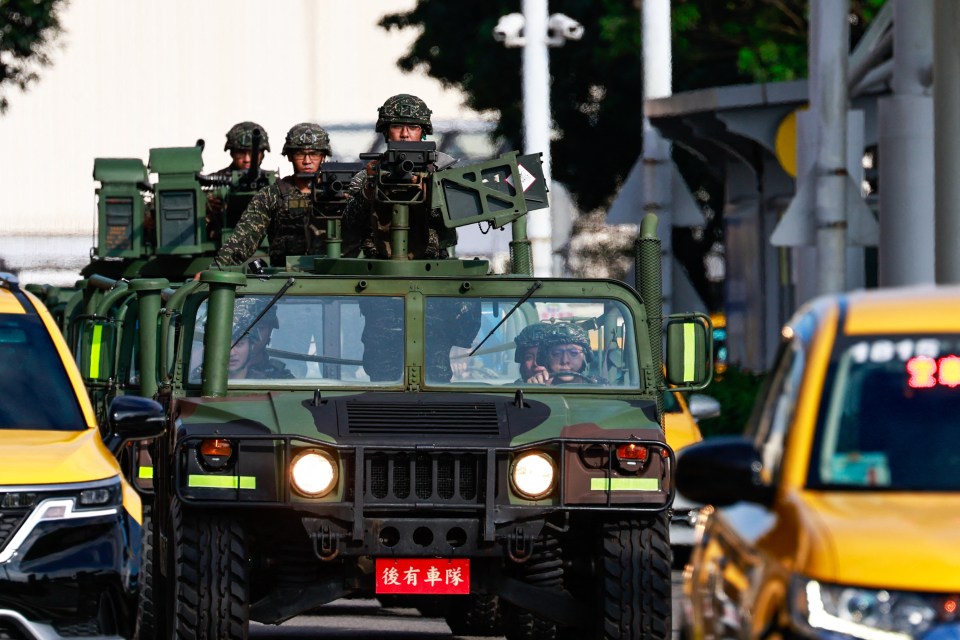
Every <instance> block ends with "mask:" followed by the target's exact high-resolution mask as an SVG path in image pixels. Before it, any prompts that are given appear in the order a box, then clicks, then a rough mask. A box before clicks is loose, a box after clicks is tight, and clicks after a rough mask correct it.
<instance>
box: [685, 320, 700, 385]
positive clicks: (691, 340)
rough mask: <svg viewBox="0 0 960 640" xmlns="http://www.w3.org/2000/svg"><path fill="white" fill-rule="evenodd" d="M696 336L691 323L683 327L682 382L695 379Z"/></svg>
mask: <svg viewBox="0 0 960 640" xmlns="http://www.w3.org/2000/svg"><path fill="white" fill-rule="evenodd" d="M696 365H697V334H696V332H695V331H694V325H693V323H692V322H687V323H685V324H684V325H683V381H684V382H689V381H692V380H694V379H695V376H696V373H697V370H696Z"/></svg>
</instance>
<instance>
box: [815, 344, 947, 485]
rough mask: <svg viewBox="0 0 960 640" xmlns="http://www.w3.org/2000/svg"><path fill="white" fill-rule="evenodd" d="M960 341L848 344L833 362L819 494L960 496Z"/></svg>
mask: <svg viewBox="0 0 960 640" xmlns="http://www.w3.org/2000/svg"><path fill="white" fill-rule="evenodd" d="M958 354H960V337H958V336H910V337H905V336H889V337H871V338H862V339H851V338H847V339H845V342H841V343H840V345H839V346H838V348H837V350H836V353H835V355H834V359H833V361H832V362H831V374H830V376H829V377H828V381H827V386H826V387H825V389H824V393H823V396H822V401H821V410H820V419H819V427H818V435H817V439H816V443H815V446H814V452H813V456H812V458H811V460H812V464H811V470H810V478H809V480H810V484H811V485H812V486H814V487H823V488H831V487H841V488H849V487H863V488H875V487H879V488H884V489H887V490H895V491H898V490H903V491H958V490H960V473H957V469H960V447H957V442H958V437H960V355H958Z"/></svg>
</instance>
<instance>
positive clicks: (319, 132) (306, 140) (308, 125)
mask: <svg viewBox="0 0 960 640" xmlns="http://www.w3.org/2000/svg"><path fill="white" fill-rule="evenodd" d="M306 149H314V150H316V151H320V152H322V153H324V154H326V155H328V156H329V155H330V135H329V134H328V133H327V131H326V129H324V128H323V127H321V126H320V125H318V124H315V123H313V122H301V123H300V124H295V125H293V126H292V127H290V131H287V140H286V142H284V143H283V152H282V153H283V155H285V156H289V155H290V152H291V151H297V150H306Z"/></svg>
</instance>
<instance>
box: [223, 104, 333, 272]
mask: <svg viewBox="0 0 960 640" xmlns="http://www.w3.org/2000/svg"><path fill="white" fill-rule="evenodd" d="M282 153H283V155H285V156H286V157H287V159H288V160H290V163H291V164H292V165H293V173H294V175H292V176H287V177H286V178H282V179H280V180H277V182H276V183H274V184H272V185H270V186H268V187H265V188H263V189H261V190H260V191H259V192H258V193H257V195H255V196H254V197H253V199H252V200H251V201H250V204H249V205H248V206H247V209H246V211H244V212H243V215H242V216H241V217H240V221H239V222H238V223H237V226H236V227H235V228H234V232H233V235H232V236H231V237H230V239H229V240H228V241H227V242H225V243H224V245H223V246H222V247H221V248H220V251H218V252H217V258H216V260H217V263H219V264H221V265H236V264H242V263H243V262H245V261H246V260H248V259H249V258H250V256H252V255H253V254H254V252H256V250H257V249H258V248H259V247H260V243H261V242H262V241H263V238H264V236H266V237H267V238H269V240H270V251H269V252H270V264H271V265H273V266H279V267H282V266H284V265H285V264H286V258H287V256H291V255H304V254H307V253H316V247H311V246H308V242H307V231H306V224H307V220H308V219H309V214H310V212H311V210H312V207H313V201H312V197H311V182H312V179H311V178H310V177H306V176H307V175H308V174H315V173H316V172H317V171H319V170H320V165H321V164H322V163H323V161H324V160H326V159H327V156H329V155H330V136H329V135H327V132H326V131H325V130H324V129H323V127H321V126H320V125H317V124H313V123H312V122H301V123H300V124H297V125H294V126H293V127H292V128H291V129H290V131H288V132H287V138H286V141H285V142H284V145H283V152H282ZM320 241H321V242H323V238H320Z"/></svg>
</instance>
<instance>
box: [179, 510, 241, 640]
mask: <svg viewBox="0 0 960 640" xmlns="http://www.w3.org/2000/svg"><path fill="white" fill-rule="evenodd" d="M172 507H173V508H172V514H171V515H172V517H173V533H174V549H173V573H174V585H173V592H174V593H173V595H174V606H175V608H176V609H175V615H174V619H173V632H174V633H173V637H174V639H177V640H179V639H180V638H184V639H187V638H190V639H191V640H193V639H195V640H246V638H247V632H248V628H249V619H250V580H249V574H250V568H249V560H248V553H247V546H246V542H245V539H244V535H243V529H242V528H241V527H240V525H238V524H237V523H236V522H233V521H231V520H230V519H229V518H224V517H222V516H212V515H208V514H203V513H196V512H193V511H190V510H187V509H184V508H183V507H182V505H180V504H179V502H178V501H177V500H174V501H173V505H172Z"/></svg>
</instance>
